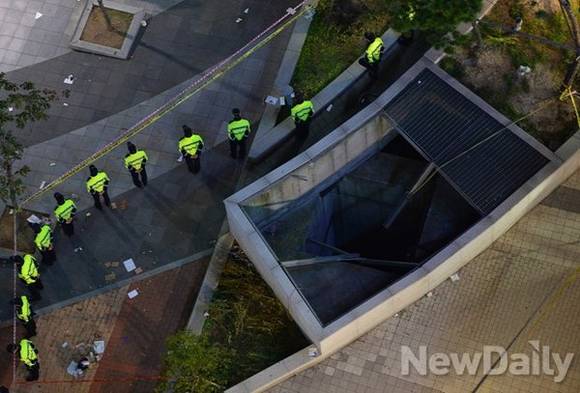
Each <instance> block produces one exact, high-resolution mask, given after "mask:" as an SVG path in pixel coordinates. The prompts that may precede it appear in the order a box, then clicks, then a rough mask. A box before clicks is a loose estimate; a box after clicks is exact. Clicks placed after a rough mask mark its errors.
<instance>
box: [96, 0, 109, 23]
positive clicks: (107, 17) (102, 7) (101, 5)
mask: <svg viewBox="0 0 580 393" xmlns="http://www.w3.org/2000/svg"><path fill="white" fill-rule="evenodd" d="M97 2H98V3H99V8H100V9H101V11H102V12H103V16H104V17H105V21H106V22H107V28H108V29H109V31H113V25H112V23H111V18H110V17H109V14H108V13H107V10H106V8H105V6H104V5H103V0H97Z"/></svg>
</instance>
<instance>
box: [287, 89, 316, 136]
mask: <svg viewBox="0 0 580 393" xmlns="http://www.w3.org/2000/svg"><path fill="white" fill-rule="evenodd" d="M290 114H291V116H292V119H294V124H295V125H296V135H297V137H298V138H300V139H306V137H307V136H308V131H309V130H310V120H311V119H312V115H313V114H314V105H312V101H309V100H305V99H304V97H303V96H302V93H299V92H297V93H295V94H294V105H293V106H292V109H291V110H290Z"/></svg>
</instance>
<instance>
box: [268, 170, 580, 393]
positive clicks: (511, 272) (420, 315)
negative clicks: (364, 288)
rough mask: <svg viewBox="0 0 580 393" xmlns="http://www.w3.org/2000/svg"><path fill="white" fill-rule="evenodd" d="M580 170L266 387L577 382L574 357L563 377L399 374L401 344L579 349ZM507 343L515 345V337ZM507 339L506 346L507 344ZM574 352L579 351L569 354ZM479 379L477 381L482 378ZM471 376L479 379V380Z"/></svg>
mask: <svg viewBox="0 0 580 393" xmlns="http://www.w3.org/2000/svg"><path fill="white" fill-rule="evenodd" d="M579 203H580V172H577V173H576V174H575V175H574V176H573V177H571V178H570V179H569V180H568V181H567V182H566V183H565V184H563V185H562V186H561V187H559V188H558V189H557V190H556V191H555V192H554V193H552V194H551V195H550V196H549V197H548V198H547V199H546V200H545V201H543V202H542V203H541V204H540V205H539V206H537V207H536V208H535V209H534V210H533V211H531V212H530V213H528V214H527V215H526V216H525V217H524V218H523V219H522V220H520V222H519V223H517V224H516V225H515V226H514V227H513V228H512V229H510V230H509V231H508V232H507V233H506V234H505V235H504V236H502V237H501V238H500V239H498V240H497V241H496V242H495V243H494V244H493V245H492V246H490V247H489V249H487V250H486V251H485V252H483V253H482V254H480V255H479V256H478V257H476V258H475V259H474V260H472V261H471V262H470V263H469V264H468V265H467V266H466V267H464V268H463V269H462V270H461V271H460V272H459V276H460V280H459V281H457V282H451V281H450V280H448V281H446V282H445V283H443V284H442V285H440V286H439V287H438V288H437V289H436V290H434V291H433V295H432V296H431V297H425V298H423V299H421V300H419V301H418V302H416V303H415V304H413V305H412V306H410V307H408V308H407V309H405V310H404V311H403V312H401V313H399V315H398V316H395V317H392V318H389V319H388V320H387V321H385V322H383V323H382V324H380V325H379V326H378V327H377V328H375V329H373V330H372V331H371V332H369V333H367V334H365V335H364V336H362V337H361V338H359V339H358V340H356V341H355V342H354V343H352V344H350V345H348V346H347V347H345V348H344V349H342V350H341V351H339V352H338V353H336V354H334V355H332V356H331V358H329V359H327V360H325V361H323V362H322V363H321V364H319V365H317V366H315V367H313V368H310V369H308V370H306V371H304V372H301V373H299V374H298V375H296V376H294V377H292V378H291V379H289V380H287V381H285V382H283V383H281V384H280V385H278V386H276V387H275V388H273V389H271V390H269V392H270V393H330V392H332V393H352V392H357V393H379V392H380V393H383V392H385V393H386V392H389V393H399V392H400V393H439V392H444V393H455V392H457V393H464V392H478V393H505V392H510V393H524V392H525V393H544V392H562V393H564V392H570V393H573V392H574V393H575V392H578V391H579V390H580V362H578V361H577V359H575V361H574V362H573V363H572V367H571V368H570V370H569V372H568V375H567V378H566V379H565V380H564V381H563V382H562V383H559V384H558V383H555V382H553V379H552V378H553V377H551V376H547V375H543V376H513V375H509V374H506V375H502V376H489V377H487V378H485V379H484V380H482V378H483V375H482V374H481V370H480V371H479V374H478V375H475V376H466V375H462V376H460V375H455V374H454V373H453V372H451V373H450V374H449V375H442V376H435V375H427V376H421V375H418V374H417V373H416V372H414V370H413V369H411V373H410V374H409V375H407V376H404V375H402V372H401V346H402V345H407V346H409V347H410V348H411V349H412V350H413V351H414V353H416V354H417V353H418V348H419V346H420V345H427V346H428V353H429V354H431V353H434V352H445V353H450V352H457V353H464V352H467V353H473V352H475V351H480V350H481V348H482V346H483V345H499V346H503V347H509V349H508V353H509V354H514V353H526V354H528V355H529V354H530V353H531V352H532V347H531V346H530V344H529V343H528V341H530V340H539V341H540V343H541V345H549V346H550V347H551V350H552V351H554V352H559V353H560V354H561V355H562V356H564V355H565V354H566V353H568V352H575V351H578V348H580V317H579V316H578V312H577V311H578V303H579V302H580V270H579V268H580V241H579V239H580V205H579ZM512 341H513V343H512ZM510 343H512V345H511V346H510ZM576 355H577V354H576ZM480 382H481V383H480ZM478 384H480V386H479V387H477V386H478Z"/></svg>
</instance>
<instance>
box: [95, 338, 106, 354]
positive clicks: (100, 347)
mask: <svg viewBox="0 0 580 393" xmlns="http://www.w3.org/2000/svg"><path fill="white" fill-rule="evenodd" d="M93 350H94V351H95V353H96V354H97V355H101V354H103V353H105V342H104V341H103V340H97V341H95V342H94V343H93Z"/></svg>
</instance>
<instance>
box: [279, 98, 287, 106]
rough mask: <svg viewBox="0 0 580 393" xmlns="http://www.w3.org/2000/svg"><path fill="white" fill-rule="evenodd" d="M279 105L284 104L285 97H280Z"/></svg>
mask: <svg viewBox="0 0 580 393" xmlns="http://www.w3.org/2000/svg"><path fill="white" fill-rule="evenodd" d="M280 105H282V106H284V105H286V98H284V97H280Z"/></svg>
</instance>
